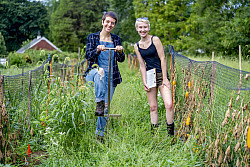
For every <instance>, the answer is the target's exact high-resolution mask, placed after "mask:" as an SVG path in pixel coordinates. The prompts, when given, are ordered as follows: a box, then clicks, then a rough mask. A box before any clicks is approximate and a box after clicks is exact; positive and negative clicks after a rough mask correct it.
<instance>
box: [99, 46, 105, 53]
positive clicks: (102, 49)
mask: <svg viewBox="0 0 250 167" xmlns="http://www.w3.org/2000/svg"><path fill="white" fill-rule="evenodd" d="M100 51H106V48H105V46H104V45H98V46H97V52H100Z"/></svg>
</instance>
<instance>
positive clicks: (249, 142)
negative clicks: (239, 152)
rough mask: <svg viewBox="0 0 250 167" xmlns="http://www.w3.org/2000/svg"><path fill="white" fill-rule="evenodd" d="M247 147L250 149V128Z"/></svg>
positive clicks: (249, 128)
mask: <svg viewBox="0 0 250 167" xmlns="http://www.w3.org/2000/svg"><path fill="white" fill-rule="evenodd" d="M247 147H248V148H250V127H248V132H247Z"/></svg>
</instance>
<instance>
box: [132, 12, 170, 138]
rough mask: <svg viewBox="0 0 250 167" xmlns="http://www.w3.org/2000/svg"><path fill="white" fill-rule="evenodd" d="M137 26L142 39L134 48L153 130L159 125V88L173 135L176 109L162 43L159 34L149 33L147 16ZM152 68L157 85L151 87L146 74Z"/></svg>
mask: <svg viewBox="0 0 250 167" xmlns="http://www.w3.org/2000/svg"><path fill="white" fill-rule="evenodd" d="M135 28H136V31H137V32H138V34H139V35H140V37H141V39H140V41H139V42H137V43H136V44H135V45H134V49H135V53H136V55H137V57H138V60H139V64H140V71H141V76H142V81H143V85H144V90H145V91H146V92H147V97H148V102H149V106H150V117H151V130H152V131H153V132H154V129H155V128H157V127H158V104H157V93H158V89H159V91H160V94H161V96H162V98H163V101H164V104H165V109H166V119H167V129H168V134H169V135H170V136H173V135H174V111H173V109H172V96H171V87H170V82H169V81H170V80H169V76H168V73H167V64H166V58H165V54H164V50H163V46H162V43H161V41H160V39H159V38H158V37H157V36H152V35H149V30H150V22H149V20H148V18H147V17H143V18H138V19H136V22H135ZM152 69H155V71H156V86H155V87H151V88H149V85H148V84H147V81H146V76H147V71H149V70H152Z"/></svg>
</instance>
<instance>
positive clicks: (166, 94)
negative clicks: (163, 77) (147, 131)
mask: <svg viewBox="0 0 250 167" xmlns="http://www.w3.org/2000/svg"><path fill="white" fill-rule="evenodd" d="M159 90H160V93H161V96H162V98H163V101H164V104H165V109H166V119H167V124H172V123H173V122H174V110H173V109H172V95H171V90H170V89H169V88H168V87H166V86H164V85H161V86H160V87H159Z"/></svg>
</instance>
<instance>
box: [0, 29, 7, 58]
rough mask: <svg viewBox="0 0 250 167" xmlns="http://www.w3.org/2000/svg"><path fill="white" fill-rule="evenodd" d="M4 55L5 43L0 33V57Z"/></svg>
mask: <svg viewBox="0 0 250 167" xmlns="http://www.w3.org/2000/svg"><path fill="white" fill-rule="evenodd" d="M5 54H6V46H5V41H4V38H3V36H2V33H1V32H0V55H5Z"/></svg>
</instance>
